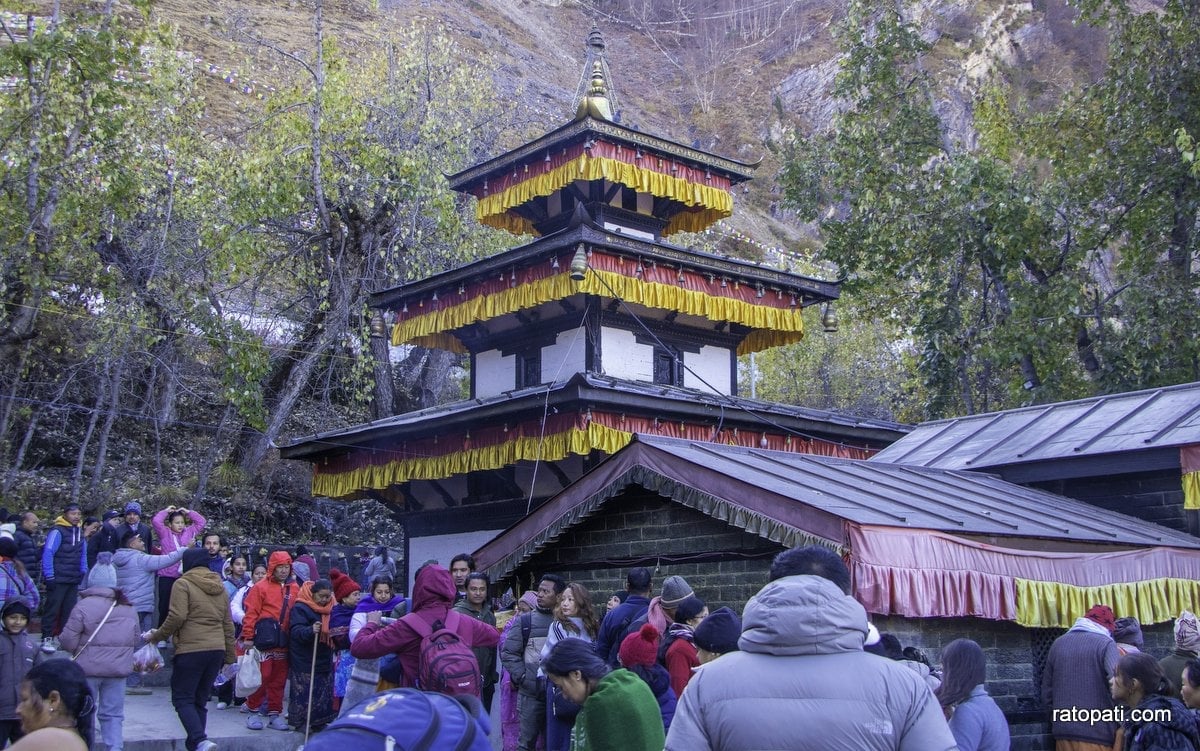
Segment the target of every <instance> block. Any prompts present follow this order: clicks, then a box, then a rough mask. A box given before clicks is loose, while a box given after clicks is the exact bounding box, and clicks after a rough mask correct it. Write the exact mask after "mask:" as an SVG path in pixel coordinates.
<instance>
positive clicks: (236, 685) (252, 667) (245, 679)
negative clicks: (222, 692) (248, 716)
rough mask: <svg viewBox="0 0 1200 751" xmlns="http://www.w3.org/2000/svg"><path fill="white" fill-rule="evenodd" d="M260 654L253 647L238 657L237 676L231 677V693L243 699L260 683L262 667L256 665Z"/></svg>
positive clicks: (255, 689) (260, 657) (256, 688)
mask: <svg viewBox="0 0 1200 751" xmlns="http://www.w3.org/2000/svg"><path fill="white" fill-rule="evenodd" d="M261 659H262V655H260V654H259V653H258V650H257V649H255V648H254V647H250V649H247V650H246V653H245V654H244V655H242V656H241V657H239V658H238V661H237V665H238V670H237V676H235V677H234V679H233V695H234V696H237V697H238V698H240V699H245V698H246V697H247V696H249V695H250V694H252V693H254V692H255V691H257V690H258V688H259V686H261V685H262V668H260V667H259V666H258V663H259V661H260V660H261Z"/></svg>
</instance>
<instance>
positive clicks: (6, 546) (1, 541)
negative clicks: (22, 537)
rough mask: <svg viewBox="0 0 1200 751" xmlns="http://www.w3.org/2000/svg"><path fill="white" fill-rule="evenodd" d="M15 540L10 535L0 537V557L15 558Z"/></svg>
mask: <svg viewBox="0 0 1200 751" xmlns="http://www.w3.org/2000/svg"><path fill="white" fill-rule="evenodd" d="M16 557H17V541H16V540H14V539H13V538H11V537H0V558H16Z"/></svg>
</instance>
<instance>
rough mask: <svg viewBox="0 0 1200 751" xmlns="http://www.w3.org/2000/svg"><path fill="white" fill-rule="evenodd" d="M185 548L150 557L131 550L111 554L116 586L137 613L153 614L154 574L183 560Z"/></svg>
mask: <svg viewBox="0 0 1200 751" xmlns="http://www.w3.org/2000/svg"><path fill="white" fill-rule="evenodd" d="M185 552H187V548H186V547H183V548H179V549H178V550H176V551H175V552H173V553H169V554H167V555H150V554H148V553H143V552H142V551H140V550H134V549H133V548H121V549H120V550H118V551H117V552H115V553H113V561H112V562H113V565H114V566H116V568H117V586H118V587H120V588H121V591H122V592H124V593H125V596H126V597H127V598H129V601H130V602H132V603H133V608H134V610H136V611H137V612H139V613H153V612H154V588H155V587H154V572H155V571H158V570H159V569H160V568H165V567H167V566H170V565H171V564H173V563H175V562H176V561H178V560H179V559H181V558H183V554H184V553H185Z"/></svg>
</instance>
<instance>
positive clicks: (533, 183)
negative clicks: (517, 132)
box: [475, 154, 733, 235]
mask: <svg viewBox="0 0 1200 751" xmlns="http://www.w3.org/2000/svg"><path fill="white" fill-rule="evenodd" d="M601 179H604V180H608V181H609V182H613V183H620V184H621V185H624V186H626V187H628V188H632V189H634V190H636V191H639V192H642V193H650V194H651V195H654V196H657V197H659V198H671V199H674V200H676V201H679V202H680V203H682V204H684V205H685V206H687V207H688V208H689V209H693V210H691V211H682V212H680V213H678V214H677V215H676V216H675V217H673V218H672V219H671V221H670V223H669V224H668V225H667V227H666V229H665V230H664V234H667V235H670V234H673V233H675V232H699V231H700V230H702V229H704V228H706V227H708V226H709V225H711V224H713V223H714V222H717V221H719V220H721V219H725V218H726V217H729V216H731V215H732V214H733V196H732V195H730V193H729V191H727V190H722V189H721V188H717V187H713V186H711V185H699V184H697V183H694V182H692V181H690V180H685V179H682V178H679V177H675V176H673V175H666V174H663V173H661V172H655V171H654V170H652V169H646V168H643V167H639V166H637V165H635V164H627V163H625V162H622V161H619V160H617V159H608V158H605V157H595V156H588V155H587V154H582V155H580V156H579V157H577V158H575V159H572V160H571V161H569V162H567V163H565V164H562V165H559V166H557V167H555V168H554V169H551V170H548V171H547V172H544V173H542V174H540V175H534V176H533V177H530V178H529V179H527V180H522V181H521V182H519V183H517V184H516V185H513V186H512V187H510V188H508V189H506V190H501V191H498V192H496V193H493V194H492V195H490V196H483V197H482V198H479V199H478V202H477V203H476V204H475V215H476V217H477V218H478V219H479V221H480V222H481V223H483V224H486V225H488V226H489V227H495V228H497V229H503V230H507V231H509V232H512V233H513V234H516V235H523V234H537V233H536V231H535V230H534V229H533V225H532V224H530V223H529V221H528V220H526V219H525V218H523V217H520V216H517V215H514V214H509V209H511V208H514V207H516V206H521V205H523V204H525V203H527V202H528V201H530V200H532V199H534V198H540V197H543V196H548V195H550V194H552V193H553V192H554V191H556V190H559V189H561V188H564V187H566V186H567V185H570V184H571V183H572V182H574V181H576V180H601Z"/></svg>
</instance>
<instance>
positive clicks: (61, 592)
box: [42, 503, 87, 652]
mask: <svg viewBox="0 0 1200 751" xmlns="http://www.w3.org/2000/svg"><path fill="white" fill-rule="evenodd" d="M82 521H83V511H81V510H80V508H79V504H78V503H70V504H67V507H66V508H65V509H63V513H62V516H60V517H58V518H57V519H55V520H54V527H53V528H51V530H50V531H49V532H48V533H47V534H46V544H45V545H43V546H42V581H44V582H45V583H46V602H45V604H44V605H43V606H42V649H43V651H46V652H53V651H54V650H55V649H56V648H57V647H58V640H57V638H56V637H57V636H58V635H59V634H60V633H62V628H63V625H64V624H65V623H66V622H67V616H68V615H70V614H71V609H72V608H74V607H75V600H76V599H77V598H78V595H79V585H80V584H82V583H83V577H84V576H86V575H87V540H86V539H85V538H84V535H83V525H82Z"/></svg>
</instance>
